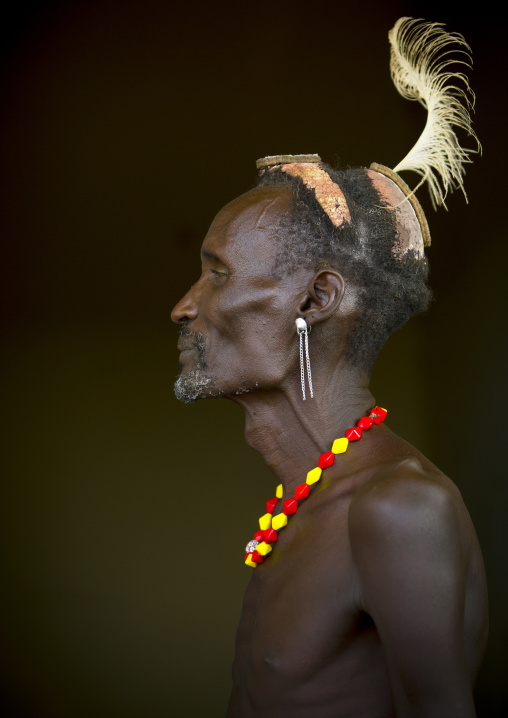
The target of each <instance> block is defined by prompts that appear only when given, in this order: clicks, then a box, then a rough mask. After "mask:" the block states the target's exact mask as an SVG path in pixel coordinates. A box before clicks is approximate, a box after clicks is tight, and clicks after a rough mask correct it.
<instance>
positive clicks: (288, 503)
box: [282, 499, 298, 516]
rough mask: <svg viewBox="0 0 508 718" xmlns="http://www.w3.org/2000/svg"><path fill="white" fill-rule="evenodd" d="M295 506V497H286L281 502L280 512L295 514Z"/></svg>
mask: <svg viewBox="0 0 508 718" xmlns="http://www.w3.org/2000/svg"><path fill="white" fill-rule="evenodd" d="M297 508H298V501H297V500H296V499H286V500H285V501H284V503H283V504H282V513H283V514H286V516H291V514H296V510H297Z"/></svg>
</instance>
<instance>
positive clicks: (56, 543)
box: [0, 0, 508, 718]
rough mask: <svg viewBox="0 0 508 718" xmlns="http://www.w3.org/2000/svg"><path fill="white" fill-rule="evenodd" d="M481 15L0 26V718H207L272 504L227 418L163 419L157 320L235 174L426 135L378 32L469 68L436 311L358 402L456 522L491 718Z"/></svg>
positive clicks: (213, 16)
mask: <svg viewBox="0 0 508 718" xmlns="http://www.w3.org/2000/svg"><path fill="white" fill-rule="evenodd" d="M487 11H488V9H486V10H485V11H483V9H482V7H481V6H479V7H478V12H477V14H474V15H473V14H471V15H466V14H465V11H463V12H461V13H457V12H454V11H447V9H446V3H444V4H443V3H442V2H441V3H423V2H402V1H400V2H395V1H392V2H386V3H383V4H381V3H376V2H373V1H372V0H370V1H367V2H356V3H350V4H347V5H346V4H345V3H341V2H334V3H331V2H319V1H318V0H316V1H315V2H276V1H275V0H274V1H273V2H265V1H262V0H258V2H255V3H254V2H248V3H247V2H215V3H205V2H193V3H192V4H190V5H189V6H188V7H187V6H186V7H177V6H176V5H173V4H172V3H170V2H163V1H162V0H146V1H145V2H132V1H129V0H123V1H122V2H120V1H119V0H101V1H100V2H99V1H98V0H89V1H88V2H85V1H82V2H80V1H75V2H39V3H35V4H27V3H23V2H20V3H17V4H15V5H13V7H11V9H10V11H9V14H7V15H6V14H5V13H4V14H3V21H2V31H1V32H2V35H3V40H2V48H1V51H2V67H1V76H0V81H1V95H2V99H1V110H0V112H1V139H0V143H1V147H0V156H1V163H2V167H1V168H0V178H1V179H0V182H1V184H2V187H1V191H2V196H1V200H2V219H1V221H2V229H1V237H2V244H3V245H4V250H3V262H2V265H3V268H2V269H3V274H4V276H3V278H2V294H3V298H2V303H1V309H2V315H3V324H4V339H5V342H4V350H3V377H4V388H3V394H2V396H3V399H2V406H3V412H2V413H3V418H4V419H5V422H4V429H3V432H2V439H3V441H4V442H5V446H4V447H3V449H2V454H1V456H2V462H3V463H4V480H3V483H2V492H1V493H2V497H1V508H0V512H1V516H0V526H1V532H2V542H1V551H2V563H1V565H2V577H3V584H4V587H3V590H2V592H1V604H0V626H1V652H2V667H1V668H2V691H3V695H2V710H3V713H2V715H5V716H9V717H13V716H16V717H18V718H70V717H72V718H84V717H85V716H86V717H88V716H91V715H93V716H97V718H103V717H104V718H116V716H121V717H122V718H124V717H125V718H131V717H132V718H133V717H140V718H141V717H143V718H145V717H148V718H158V717H159V716H168V715H181V716H205V715H206V716H207V717H208V718H215V717H216V716H217V717H219V716H223V715H224V712H225V705H226V702H227V696H228V691H229V682H230V664H231V660H232V654H233V642H234V633H235V627H236V622H237V620H238V616H239V612H240V605H241V597H242V593H243V589H244V587H245V585H246V583H247V580H248V578H249V575H250V571H249V570H248V569H246V568H245V567H244V566H243V565H242V558H243V546H244V544H245V542H246V540H247V539H248V538H249V537H250V535H251V533H252V530H253V526H254V525H255V522H256V520H257V517H258V516H259V514H260V510H261V508H262V506H263V502H264V501H265V499H266V496H267V495H270V491H271V490H272V488H273V484H274V480H273V478H272V477H271V476H270V475H269V472H268V470H267V469H266V468H265V467H264V466H263V462H262V461H261V459H260V457H258V456H257V455H256V454H254V453H253V452H252V451H251V450H250V449H248V448H247V447H246V446H245V444H244V441H243V418H242V415H241V412H240V410H239V409H238V408H237V407H235V406H234V405H232V404H229V403H228V402H201V403H199V404H198V405H196V406H190V407H189V406H183V405H180V404H178V402H177V401H176V399H175V398H174V396H173V393H172V383H173V380H174V377H175V374H176V372H177V352H176V349H175V343H176V330H175V328H174V327H173V326H172V325H171V323H170V317H169V315H170V310H171V308H172V306H173V305H174V303H175V302H176V301H177V299H178V298H179V297H180V296H181V294H182V293H183V292H184V291H185V290H186V289H187V287H188V286H189V285H190V283H191V282H192V281H193V279H194V278H195V277H196V276H197V272H198V251H199V246H200V243H201V240H202V237H203V235H204V233H205V232H206V229H207V226H208V224H209V222H210V221H211V219H212V218H213V216H214V214H215V213H216V212H217V210H218V209H219V208H220V207H221V206H222V205H223V204H224V203H225V202H227V201H229V200H230V199H232V198H233V197H235V196H237V195H238V194H240V193H242V192H244V191H246V190H247V189H249V188H250V187H251V186H252V185H253V183H254V182H255V178H256V170H255V164H254V163H255V160H256V159H257V158H258V157H261V156H263V155H267V154H276V153H285V152H288V153H299V152H318V153H319V154H320V155H321V156H322V157H323V158H324V159H326V160H328V161H330V162H332V163H334V162H336V161H340V162H341V163H342V164H344V165H353V166H354V165H369V164H370V162H372V161H376V162H380V163H383V164H386V165H388V166H390V167H393V166H395V164H396V163H397V162H398V161H399V160H400V159H401V158H402V157H403V156H404V155H405V154H406V153H407V151H408V150H409V149H410V147H411V146H412V144H413V143H414V141H415V140H416V139H417V137H418V135H419V134H420V132H421V130H422V129H423V124H424V121H425V114H424V112H423V110H422V109H421V108H420V107H419V106H418V105H415V104H414V103H408V102H406V101H404V100H402V99H401V98H400V97H399V96H398V95H397V93H396V92H395V90H394V89H393V86H392V84H391V80H390V76H389V70H388V61H389V60H388V58H389V50H388V41H387V32H388V30H389V29H390V27H392V25H393V24H394V22H395V20H396V19H397V18H398V17H400V16H401V15H410V16H413V17H424V18H426V19H428V20H434V21H441V22H446V23H447V27H448V29H449V30H453V31H458V32H461V33H463V34H464V35H465V37H466V39H467V40H468V41H469V43H470V44H471V46H472V48H473V54H474V61H475V69H474V72H473V73H472V85H473V87H474V89H475V92H476V95H477V105H476V110H477V113H476V117H475V127H476V130H477V132H478V135H479V137H480V138H481V141H482V144H483V150H484V151H483V156H482V157H478V158H477V159H476V160H475V163H474V165H472V166H471V167H469V168H468V173H467V192H468V196H469V201H470V203H469V205H468V204H466V203H465V201H464V198H463V197H462V196H461V195H460V193H456V194H454V195H452V196H451V197H450V198H449V201H448V207H449V212H448V213H447V212H446V211H444V210H440V211H439V212H438V213H434V212H433V211H432V209H431V208H430V202H429V201H428V197H427V193H426V190H423V191H421V192H420V197H421V201H422V203H423V204H424V207H425V209H426V210H427V211H428V217H429V221H430V225H431V233H432V237H433V245H432V247H431V248H430V250H429V253H428V254H429V258H430V262H431V267H432V273H431V283H432V286H433V288H434V290H435V296H436V301H435V303H434V304H433V305H432V308H431V310H430V311H429V312H428V313H427V314H426V315H425V316H423V317H419V318H416V319H414V320H412V321H411V322H410V323H409V324H408V325H407V326H406V327H405V328H404V329H403V330H401V331H400V332H399V334H398V335H396V336H395V337H393V338H392V339H391V340H390V342H389V343H388V345H387V346H386V348H385V349H384V350H383V353H382V355H381V357H380V359H379V362H378V366H377V368H376V370H375V374H374V377H373V388H374V392H375V395H376V399H377V400H378V401H379V402H380V403H381V404H382V405H384V406H387V407H388V408H389V409H390V414H389V423H390V425H391V427H392V428H393V429H394V430H395V431H398V432H400V433H402V434H403V435H404V436H406V437H407V438H408V439H409V440H410V441H412V442H414V443H415V444H416V445H417V446H418V447H419V448H420V449H422V450H423V451H424V452H425V453H426V454H427V455H428V456H429V457H430V458H431V459H432V460H433V461H434V462H435V463H436V464H438V465H439V466H440V467H441V468H442V469H443V470H444V471H445V472H446V473H448V474H449V475H450V476H451V477H452V478H453V479H454V480H455V481H456V482H457V484H458V486H459V488H460V489H461V491H462V493H463V495H464V498H465V501H466V504H467V506H468V507H469V509H470V512H471V515H472V517H473V521H474V523H475V525H476V527H477V532H478V535H479V539H480V542H481V545H482V548H483V551H484V554H485V561H486V566H487V573H488V578H489V587H490V602H491V618H492V622H491V638H490V643H489V649H488V653H487V657H486V660H485V663H484V668H483V671H482V674H481V676H480V680H479V684H478V689H477V702H478V709H479V715H480V716H482V717H489V718H491V717H495V716H502V715H506V710H508V698H507V690H506V679H505V673H506V665H507V658H508V656H507V633H508V621H507V612H506V604H507V599H508V586H507V579H506V572H505V571H504V564H505V552H506V548H507V543H508V542H507V521H506V514H507V510H508V506H507V504H508V500H507V499H508V496H507V494H508V491H507V482H506V479H505V470H504V452H505V431H506V430H505V427H506V413H507V402H508V396H507V389H506V387H507V385H506V381H505V377H504V370H505V366H506V344H507V342H506V333H505V331H504V329H505V313H506V297H505V287H506V261H507V254H508V250H507V243H506V233H505V227H504V224H505V221H504V213H505V205H506V192H505V189H504V184H505V182H504V176H505V172H506V171H505V166H506V152H505V143H506V130H505V126H506V117H507V112H506V110H507V107H506V91H505V85H506V70H507V67H506V60H505V56H504V53H503V52H502V48H503V45H504V44H505V42H504V37H502V35H501V31H500V30H499V31H498V30H497V28H496V25H499V24H500V23H499V22H496V18H495V17H493V16H492V15H491V14H489V15H487ZM498 20H499V19H498ZM405 178H406V180H407V181H408V182H410V183H412V184H415V182H416V179H417V178H416V175H414V176H411V175H409V176H407V175H406V177H405Z"/></svg>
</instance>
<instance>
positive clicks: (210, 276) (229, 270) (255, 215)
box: [171, 187, 308, 402]
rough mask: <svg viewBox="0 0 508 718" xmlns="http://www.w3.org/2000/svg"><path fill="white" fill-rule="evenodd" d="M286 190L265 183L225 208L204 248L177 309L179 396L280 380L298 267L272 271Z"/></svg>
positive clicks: (290, 360) (289, 366)
mask: <svg viewBox="0 0 508 718" xmlns="http://www.w3.org/2000/svg"><path fill="white" fill-rule="evenodd" d="M290 205H291V196H290V194H289V191H288V190H284V189H280V188H276V187H265V188H258V189H255V190H252V191H251V192H248V193H247V194H245V195H242V196H241V197H239V198H238V199H236V200H234V201H233V202H231V203H230V204H228V205H227V206H226V207H225V208H224V209H222V210H221V211H220V212H219V214H218V215H217V217H216V218H215V220H214V221H213V223H212V225H211V227H210V230H209V231H208V234H207V235H206V237H205V240H204V242H203V246H202V249H201V259H202V273H201V277H200V278H199V280H198V282H197V283H196V284H195V285H194V286H193V287H192V288H191V289H190V290H189V292H188V293H187V294H186V295H185V297H183V299H181V300H180V302H178V304H177V305H176V307H175V308H174V309H173V312H172V315H171V316H172V319H173V321H174V322H176V323H178V324H180V326H181V329H180V339H179V342H178V347H179V349H180V350H181V354H180V375H179V377H178V379H177V382H176V384H175V393H176V396H177V398H179V399H181V400H182V401H185V402H192V401H195V400H196V399H198V398H205V397H211V396H230V397H233V396H235V395H238V394H242V393H244V392H248V391H254V390H262V389H273V388H276V387H278V386H281V385H282V383H283V381H284V379H285V378H286V377H287V376H288V375H289V373H290V372H291V371H292V370H293V366H294V363H295V360H296V359H297V339H296V331H295V318H296V316H297V307H298V296H299V294H301V292H302V290H303V289H304V288H305V284H306V282H305V279H304V275H305V276H307V274H308V270H307V272H304V271H302V270H299V271H297V272H295V273H294V274H291V275H290V276H288V277H285V278H283V279H276V278H274V276H273V265H274V260H275V256H276V253H277V250H278V248H279V244H280V241H281V240H280V238H279V237H277V230H276V228H277V220H278V218H279V217H280V215H281V213H285V212H287V211H289V209H290Z"/></svg>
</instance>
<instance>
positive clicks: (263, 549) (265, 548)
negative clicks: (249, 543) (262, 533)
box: [256, 541, 272, 556]
mask: <svg viewBox="0 0 508 718" xmlns="http://www.w3.org/2000/svg"><path fill="white" fill-rule="evenodd" d="M271 550H272V547H271V546H270V544H269V543H266V541H261V543H260V544H258V545H257V546H256V551H257V552H258V553H260V554H261V556H266V554H268V553H270V551H271Z"/></svg>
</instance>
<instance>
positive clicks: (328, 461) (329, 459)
mask: <svg viewBox="0 0 508 718" xmlns="http://www.w3.org/2000/svg"><path fill="white" fill-rule="evenodd" d="M334 461H335V454H334V453H333V452H332V451H327V452H326V454H321V456H320V457H319V461H318V466H319V468H320V469H327V468H328V467H329V466H331V465H332V464H333V462H334Z"/></svg>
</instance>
